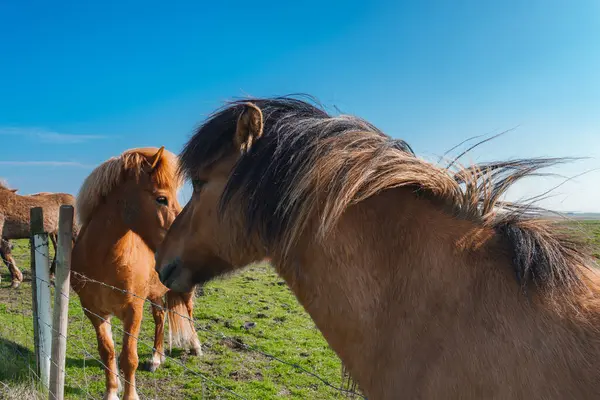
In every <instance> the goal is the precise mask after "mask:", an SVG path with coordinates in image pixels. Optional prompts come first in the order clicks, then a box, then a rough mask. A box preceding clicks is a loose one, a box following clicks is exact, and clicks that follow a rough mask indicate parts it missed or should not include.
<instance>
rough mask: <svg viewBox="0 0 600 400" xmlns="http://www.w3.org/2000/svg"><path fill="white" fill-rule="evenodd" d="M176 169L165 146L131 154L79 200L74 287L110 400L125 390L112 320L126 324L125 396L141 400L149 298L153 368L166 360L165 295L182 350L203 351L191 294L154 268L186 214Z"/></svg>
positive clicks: (109, 164)
mask: <svg viewBox="0 0 600 400" xmlns="http://www.w3.org/2000/svg"><path fill="white" fill-rule="evenodd" d="M176 172H177V158H176V156H175V155H173V154H172V153H170V152H168V151H166V150H164V147H161V148H160V149H157V148H136V149H131V150H127V151H125V152H124V153H122V154H121V155H120V156H119V157H113V158H111V159H109V160H108V161H105V162H104V163H102V164H101V165H99V166H98V167H96V169H95V170H94V171H92V173H91V174H90V175H89V176H88V177H87V178H86V180H85V181H84V183H83V185H82V187H81V189H80V192H79V195H78V197H77V209H78V216H79V219H80V222H81V232H80V235H79V238H78V240H77V243H76V244H75V247H74V248H73V256H72V266H71V270H72V274H71V282H72V286H73V289H74V290H75V292H77V294H78V295H79V298H80V301H81V305H82V307H83V310H84V312H85V314H86V315H87V317H88V318H89V319H90V321H91V322H92V324H93V325H94V328H95V329H96V336H97V340H98V351H99V353H100V357H101V359H102V363H103V364H104V366H105V374H106V390H107V391H106V394H105V396H104V398H105V399H111V400H112V399H117V398H118V397H117V392H118V390H119V386H120V381H119V379H118V372H119V370H118V369H117V363H116V358H115V349H114V343H113V340H112V332H111V324H110V320H111V317H112V316H116V317H117V318H119V319H120V320H121V321H123V330H124V334H123V349H122V351H121V354H120V356H119V367H120V369H121V371H122V372H123V378H124V381H125V384H124V395H123V398H124V399H138V394H137V391H136V388H135V371H136V369H137V367H138V354H137V337H138V335H139V332H140V326H141V322H142V316H143V311H144V299H149V300H150V301H151V302H152V315H153V317H154V323H155V337H154V350H153V354H152V360H151V361H150V362H149V365H148V368H149V369H150V371H154V370H156V368H157V367H158V366H159V365H160V364H161V362H162V361H164V346H163V342H164V340H163V338H164V322H165V311H164V309H163V307H164V301H163V296H165V294H166V305H167V308H168V310H167V316H168V320H169V329H170V335H169V339H170V340H171V339H173V342H174V344H175V345H176V346H179V347H184V348H190V349H191V351H192V353H194V354H198V355H200V354H202V349H201V346H200V341H199V340H198V336H197V334H196V330H195V328H194V325H193V323H192V317H193V316H192V312H193V289H192V288H190V290H189V291H187V292H185V293H176V292H173V291H169V290H168V288H166V287H165V286H163V285H162V284H161V282H160V281H159V279H158V274H157V273H156V272H155V271H154V253H155V252H156V250H157V249H158V247H159V245H160V243H161V242H162V240H163V237H164V235H165V234H166V232H167V229H168V228H169V226H170V225H171V223H172V222H173V220H174V219H175V217H176V216H177V214H178V213H179V212H180V211H181V207H180V205H179V202H178V201H177V190H178V189H179V188H180V186H181V183H182V181H181V179H179V177H178V176H177V174H176ZM98 282H102V283H98ZM115 288H116V289H115ZM185 316H187V317H188V318H184V317H185Z"/></svg>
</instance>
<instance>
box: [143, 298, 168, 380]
mask: <svg viewBox="0 0 600 400" xmlns="http://www.w3.org/2000/svg"><path fill="white" fill-rule="evenodd" d="M149 300H150V301H151V302H152V317H153V318H154V349H152V360H151V361H150V363H148V365H147V366H146V369H147V370H148V371H150V372H154V371H156V369H157V368H158V367H159V366H160V364H162V363H163V362H164V361H165V348H164V343H165V339H164V338H165V310H164V306H165V303H164V301H163V299H162V297H155V298H152V297H150V298H149Z"/></svg>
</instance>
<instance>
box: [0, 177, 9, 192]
mask: <svg viewBox="0 0 600 400" xmlns="http://www.w3.org/2000/svg"><path fill="white" fill-rule="evenodd" d="M0 189H5V190H11V188H10V186H8V182H7V181H6V180H5V179H3V178H0Z"/></svg>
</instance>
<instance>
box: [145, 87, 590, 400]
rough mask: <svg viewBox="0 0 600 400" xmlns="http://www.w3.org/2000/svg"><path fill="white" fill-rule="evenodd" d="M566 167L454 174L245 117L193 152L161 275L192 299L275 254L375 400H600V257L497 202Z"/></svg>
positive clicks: (372, 142)
mask: <svg viewBox="0 0 600 400" xmlns="http://www.w3.org/2000/svg"><path fill="white" fill-rule="evenodd" d="M263 118H264V120H263ZM557 161H558V160H548V159H546V160H519V161H512V162H498V163H492V164H487V165H480V166H478V167H472V168H468V169H462V170H458V171H457V172H456V173H451V172H449V171H448V170H446V169H442V168H438V167H436V166H434V165H432V164H429V163H427V162H425V161H422V160H420V159H418V158H416V157H415V156H414V154H412V152H411V151H410V150H409V147H408V146H407V145H406V143H404V142H402V141H398V140H393V139H391V138H389V137H387V136H385V135H384V134H383V133H381V132H380V131H378V130H377V129H376V128H374V127H373V126H372V125H370V124H368V123H367V122H365V121H363V120H360V119H358V118H355V117H352V116H338V117H330V116H329V115H327V114H326V113H325V112H323V111H321V110H319V109H317V108H314V107H312V106H311V105H309V104H307V103H305V102H302V101H298V100H293V99H286V98H284V99H266V100H256V101H253V102H252V103H247V104H246V103H241V102H237V103H233V104H232V105H230V106H229V107H227V108H225V109H223V110H222V111H220V112H218V113H216V114H215V115H213V116H212V117H211V118H210V119H209V120H208V121H207V122H206V123H205V124H204V125H203V126H201V127H200V128H199V129H198V131H197V133H196V134H195V135H194V136H193V137H192V138H191V139H190V141H189V142H188V143H187V145H186V146H185V148H184V150H183V153H182V157H181V162H182V169H183V172H185V174H186V176H187V177H188V178H190V179H191V181H192V184H193V187H194V193H193V197H192V199H191V200H190V202H189V203H188V205H186V207H185V208H184V210H183V211H182V212H181V214H180V215H179V216H178V218H177V219H176V220H175V222H174V223H173V225H172V227H171V229H170V230H169V232H168V234H167V236H166V238H165V241H164V242H163V245H162V247H161V249H160V250H159V252H158V254H157V271H159V275H160V278H161V281H162V282H163V283H165V285H166V286H168V287H169V288H171V289H172V290H180V291H185V290H190V288H191V287H192V285H195V284H197V283H201V282H206V281H208V280H209V279H211V278H214V277H216V276H218V275H221V274H224V273H226V272H228V271H232V270H234V269H237V268H241V267H243V266H245V265H247V264H249V263H251V262H253V261H255V260H259V259H262V258H263V257H264V256H266V255H268V256H270V257H271V258H272V263H273V264H274V266H275V268H276V269H277V271H278V272H279V274H280V275H281V276H282V277H283V278H284V279H285V281H286V282H287V283H288V285H289V286H290V288H291V290H292V291H293V292H294V293H295V295H296V296H297V298H298V299H299V301H300V303H301V304H302V305H303V306H304V307H305V309H306V310H307V311H308V313H309V314H310V315H311V317H312V318H313V320H314V321H315V323H316V325H317V326H318V327H319V329H320V330H321V332H322V333H323V335H324V337H325V339H326V340H327V341H328V343H329V344H330V346H331V347H332V348H333V349H334V350H335V352H336V353H337V354H338V355H339V356H340V358H341V360H342V362H343V363H344V365H345V366H346V367H347V368H348V370H349V372H350V374H351V376H352V377H353V378H354V379H355V381H356V382H357V383H358V385H359V386H360V388H361V389H362V391H363V392H364V394H365V395H366V396H367V397H368V398H369V399H370V400H371V399H372V400H379V399H396V398H407V399H434V398H435V399H439V398H444V399H450V398H451V399H492V398H493V399H525V398H527V399H566V398H577V399H592V398H600V368H598V365H600V286H599V277H598V275H597V274H596V273H595V272H594V271H592V269H591V267H593V266H594V265H595V264H594V261H593V259H592V257H591V256H590V255H589V254H588V253H587V252H585V251H584V250H583V248H582V247H579V243H577V242H576V241H575V240H574V238H573V237H572V236H570V235H568V234H565V233H563V232H562V230H561V228H560V226H554V225H551V224H550V222H544V221H541V220H538V219H533V218H532V217H530V216H527V213H526V211H525V210H526V209H525V208H524V206H519V205H517V204H506V203H502V202H499V200H498V198H499V196H500V195H502V194H503V193H504V192H505V191H506V189H507V188H508V187H510V185H511V183H513V182H514V181H516V180H517V179H519V178H521V177H524V176H526V175H528V174H532V173H533V172H535V171H536V170H537V169H539V168H541V167H544V166H547V165H551V164H553V163H554V162H557ZM502 206H504V212H501V211H502V210H500V209H499V208H502Z"/></svg>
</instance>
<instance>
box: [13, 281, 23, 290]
mask: <svg viewBox="0 0 600 400" xmlns="http://www.w3.org/2000/svg"><path fill="white" fill-rule="evenodd" d="M19 285H21V281H12V283H11V284H10V287H11V288H13V289H16V288H18V287H19Z"/></svg>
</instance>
